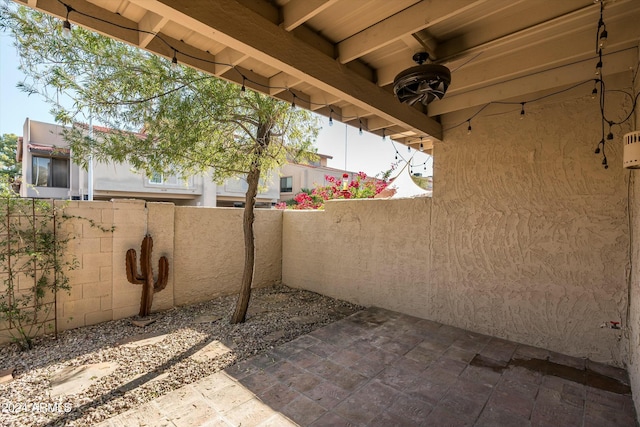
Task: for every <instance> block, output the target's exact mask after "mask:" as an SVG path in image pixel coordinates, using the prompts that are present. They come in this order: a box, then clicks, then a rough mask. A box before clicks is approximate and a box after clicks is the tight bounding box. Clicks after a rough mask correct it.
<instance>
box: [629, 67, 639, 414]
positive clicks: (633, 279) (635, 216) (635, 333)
mask: <svg viewBox="0 0 640 427" xmlns="http://www.w3.org/2000/svg"><path fill="white" fill-rule="evenodd" d="M639 59H640V58H639ZM635 83H636V85H635V88H634V89H635V93H638V92H640V81H639V80H636V82H635ZM633 119H634V121H633V125H632V128H631V130H639V129H640V126H639V124H640V108H638V107H636V112H635V116H634V117H633ZM627 173H628V174H629V178H628V179H629V183H630V190H631V191H630V197H629V202H630V203H629V211H630V225H631V242H632V244H631V267H632V268H631V275H630V277H629V278H630V281H629V296H630V304H629V322H628V326H629V329H628V340H629V341H628V344H629V363H628V366H627V370H628V371H629V377H630V379H631V390H632V392H633V396H634V402H635V406H636V413H640V269H639V267H640V175H638V170H637V169H631V170H629V171H628V172H627Z"/></svg>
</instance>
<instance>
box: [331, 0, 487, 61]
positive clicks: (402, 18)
mask: <svg viewBox="0 0 640 427" xmlns="http://www.w3.org/2000/svg"><path fill="white" fill-rule="evenodd" d="M485 1H487V0H448V1H438V2H432V1H425V0H423V1H421V2H420V3H416V4H415V5H413V6H411V7H408V8H407V9H405V10H403V11H401V12H398V13H396V14H395V15H393V16H390V17H389V18H387V19H385V20H383V21H380V22H378V23H377V24H375V25H372V26H371V27H369V28H367V29H365V30H363V31H360V32H359V33H357V34H354V35H353V36H351V37H349V38H348V39H346V40H344V41H342V42H340V43H338V52H339V53H338V60H339V61H340V63H342V64H345V63H347V62H351V61H353V60H355V59H358V58H360V57H361V56H363V55H366V54H367V53H370V52H372V51H374V50H376V49H379V48H381V47H383V46H387V45H388V44H390V43H393V42H395V41H397V40H400V39H402V38H403V37H405V36H407V35H411V34H413V33H416V32H418V31H420V30H423V29H425V28H427V27H429V26H432V25H435V24H437V23H439V22H442V21H443V20H445V19H447V18H451V17H452V16H455V15H457V14H460V13H462V12H464V11H466V10H468V9H470V8H473V7H475V6H477V5H479V4H481V3H484V2H485Z"/></svg>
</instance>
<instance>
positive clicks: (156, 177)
mask: <svg viewBox="0 0 640 427" xmlns="http://www.w3.org/2000/svg"><path fill="white" fill-rule="evenodd" d="M163 182H164V180H163V176H162V174H161V173H158V172H154V173H153V175H151V176H150V177H149V184H162V183H163Z"/></svg>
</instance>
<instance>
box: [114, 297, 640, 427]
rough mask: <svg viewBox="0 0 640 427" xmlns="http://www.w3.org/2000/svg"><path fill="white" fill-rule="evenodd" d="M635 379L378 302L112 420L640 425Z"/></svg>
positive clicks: (497, 426) (484, 426)
mask: <svg viewBox="0 0 640 427" xmlns="http://www.w3.org/2000/svg"><path fill="white" fill-rule="evenodd" d="M628 386H629V379H628V376H627V373H626V372H625V371H624V370H622V369H618V368H615V367H611V366H607V365H603V364H601V363H595V362H591V361H589V360H586V359H581V358H575V357H570V356H566V355H563V354H559V353H555V352H551V351H548V350H545V349H540V348H536V347H531V346H528V345H521V344H517V343H514V342H511V341H506V340H504V339H500V338H494V337H489V336H486V335H482V334H478V333H474V332H470V331H466V330H464V329H460V328H456V327H453V326H447V325H441V324H439V323H436V322H432V321H429V320H424V319H418V318H415V317H411V316H406V315H402V314H400V313H396V312H392V311H388V310H383V309H378V308H369V309H367V310H364V311H362V312H359V313H356V314H354V315H352V316H350V317H348V318H345V319H343V320H341V321H339V322H336V323H333V324H331V325H328V326H326V327H324V328H321V329H318V330H316V331H314V332H312V333H310V334H308V335H306V336H303V337H300V338H297V339H296V340H294V341H291V342H289V343H286V344H283V345H281V346H279V347H276V348H274V349H272V350H270V351H269V352H268V353H266V354H263V355H258V356H255V357H253V358H251V359H248V360H245V361H242V362H240V363H238V364H237V365H235V366H232V367H230V368H228V369H227V370H226V371H224V372H219V373H217V374H214V375H211V376H209V377H207V378H204V379H202V380H200V381H198V382H196V383H194V384H192V385H189V386H186V387H183V388H182V389H179V390H176V391H174V392H171V393H169V394H167V395H165V396H162V397H160V398H158V399H156V400H155V401H152V402H149V403H146V404H144V405H141V406H140V407H139V408H136V409H134V410H132V411H129V412H127V413H124V414H121V415H119V416H117V417H114V418H112V419H110V420H107V421H106V422H104V423H103V424H102V425H103V426H122V425H141V424H136V423H137V422H138V423H146V424H147V425H155V421H157V422H158V425H159V424H163V425H170V426H177V425H189V424H191V425H195V424H197V425H221V426H237V425H242V426H250V425H253V426H262V427H266V426H295V425H300V426H307V425H308V426H314V427H318V426H474V427H509V426H514V427H516V426H517V427H534V426H537V427H544V426H554V427H555V426H579V427H591V426H593V427H595V426H612V427H613V426H615V427H617V426H634V427H635V426H637V424H636V413H635V409H634V406H633V400H632V398H631V393H630V391H629V390H630V389H629V387H628ZM167 402H172V403H171V405H167ZM169 408H170V409H169ZM194 423H195V424H194Z"/></svg>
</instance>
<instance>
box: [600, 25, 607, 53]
mask: <svg viewBox="0 0 640 427" xmlns="http://www.w3.org/2000/svg"><path fill="white" fill-rule="evenodd" d="M608 36H609V33H607V27H605V28H604V30H602V32H601V33H600V42H599V43H598V47H599V48H600V49H604V48H605V47H607V37H608Z"/></svg>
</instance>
